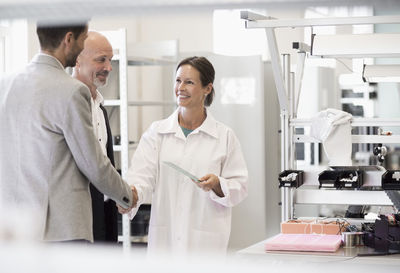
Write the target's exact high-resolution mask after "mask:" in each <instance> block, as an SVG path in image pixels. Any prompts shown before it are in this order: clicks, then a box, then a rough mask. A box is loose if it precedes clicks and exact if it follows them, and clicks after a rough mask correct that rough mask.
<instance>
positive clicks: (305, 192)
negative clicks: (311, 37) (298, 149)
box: [241, 11, 400, 222]
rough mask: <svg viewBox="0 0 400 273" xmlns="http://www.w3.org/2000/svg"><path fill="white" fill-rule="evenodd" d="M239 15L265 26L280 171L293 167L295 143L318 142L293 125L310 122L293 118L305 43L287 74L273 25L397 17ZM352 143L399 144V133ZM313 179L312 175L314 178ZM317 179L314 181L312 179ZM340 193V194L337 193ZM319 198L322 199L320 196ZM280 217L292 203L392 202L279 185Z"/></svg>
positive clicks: (367, 122) (381, 122)
mask: <svg viewBox="0 0 400 273" xmlns="http://www.w3.org/2000/svg"><path fill="white" fill-rule="evenodd" d="M241 18H242V19H245V20H246V28H265V33H266V36H267V40H268V46H269V51H270V55H271V64H272V71H273V75H274V79H275V83H276V88H277V93H278V99H279V104H280V111H281V154H282V159H281V170H287V169H295V168H296V159H295V157H294V155H295V153H294V147H295V143H297V142H301V143H305V142H314V143H315V142H319V141H317V140H316V139H313V138H312V137H309V136H305V135H296V134H295V133H294V129H295V128H296V127H305V126H310V125H311V120H305V119H296V112H297V106H298V102H299V97H300V90H301V81H302V76H303V69H304V62H305V57H306V53H305V50H307V46H304V45H300V44H297V47H296V48H297V49H299V52H298V60H299V62H298V66H297V71H296V78H295V80H294V77H293V76H291V73H290V56H289V55H288V54H283V55H282V65H281V62H280V55H279V50H278V48H277V42H276V36H275V28H287V27H292V28H293V27H313V26H332V25H335V26H337V25H353V24H388V23H400V16H372V17H371V16H369V17H344V18H318V19H293V20H291V19H285V20H277V19H275V18H271V17H266V16H263V15H260V14H256V13H252V12H248V11H242V12H241ZM352 126H400V119H353V120H352ZM352 142H353V143H400V137H399V136H380V135H353V136H352ZM314 180H315V178H314ZM315 182H316V181H315ZM339 195H340V196H339ZM321 197H322V198H321ZM281 202H282V207H281V220H282V222H283V221H287V220H288V219H290V218H293V216H294V204H295V203H308V204H360V202H362V203H363V204H379V205H391V204H392V203H391V201H390V200H389V198H387V196H385V195H384V193H383V192H382V191H336V190H330V191H324V190H316V189H307V188H300V189H296V190H295V189H292V188H285V187H282V188H281Z"/></svg>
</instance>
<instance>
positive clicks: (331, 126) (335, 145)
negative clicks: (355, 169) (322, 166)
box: [311, 108, 352, 166]
mask: <svg viewBox="0 0 400 273" xmlns="http://www.w3.org/2000/svg"><path fill="white" fill-rule="evenodd" d="M351 119H352V115H351V114H349V113H347V112H344V111H340V110H337V109H332V108H328V109H326V110H324V111H321V112H319V113H318V114H317V116H316V117H314V118H313V119H312V125H311V136H312V137H314V138H316V139H318V140H320V141H321V142H322V144H323V145H324V150H325V153H326V156H327V157H328V159H329V165H330V166H351V165H352V162H351V149H352V147H351V125H350V122H351Z"/></svg>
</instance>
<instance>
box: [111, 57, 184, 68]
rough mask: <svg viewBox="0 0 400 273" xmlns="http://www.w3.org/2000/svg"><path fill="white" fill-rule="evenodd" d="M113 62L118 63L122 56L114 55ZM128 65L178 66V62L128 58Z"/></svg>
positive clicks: (164, 59) (163, 59)
mask: <svg viewBox="0 0 400 273" xmlns="http://www.w3.org/2000/svg"><path fill="white" fill-rule="evenodd" d="M112 60H113V61H116V62H118V61H119V60H120V56H119V55H114V56H113V58H112ZM127 63H128V65H130V66H149V65H176V60H171V59H166V58H147V57H136V56H128V57H127Z"/></svg>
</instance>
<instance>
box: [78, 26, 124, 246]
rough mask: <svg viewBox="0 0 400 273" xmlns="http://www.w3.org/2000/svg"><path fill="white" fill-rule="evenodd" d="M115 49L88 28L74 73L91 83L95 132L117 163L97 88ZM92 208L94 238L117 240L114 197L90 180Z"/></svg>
mask: <svg viewBox="0 0 400 273" xmlns="http://www.w3.org/2000/svg"><path fill="white" fill-rule="evenodd" d="M112 57H113V49H112V46H111V44H110V42H109V41H108V40H107V38H106V37H104V36H103V35H102V34H100V33H98V32H95V31H89V32H88V37H87V39H86V40H85V43H84V49H83V50H82V52H81V53H80V55H79V56H78V58H77V61H76V66H75V70H74V74H73V77H74V78H76V79H78V80H80V81H81V82H83V83H84V84H86V85H87V87H89V90H90V94H91V106H92V121H93V129H94V133H95V135H96V136H97V139H98V141H99V142H100V145H101V148H102V151H103V154H104V155H105V156H108V158H109V159H110V161H111V163H112V165H114V151H113V146H112V134H111V130H110V125H109V123H108V117H107V112H106V109H105V108H104V106H103V101H104V99H103V96H102V95H101V93H100V92H99V91H98V90H97V88H99V87H101V86H104V85H106V84H107V79H108V75H109V73H110V72H111V70H112V66H111V59H112ZM90 193H91V196H92V208H93V236H94V242H95V243H96V242H100V243H104V242H117V238H118V226H117V215H118V211H117V207H116V204H115V202H114V201H112V200H111V199H108V198H107V197H106V198H105V197H104V195H103V194H102V193H101V192H100V191H98V190H97V189H96V188H95V187H94V185H93V184H90Z"/></svg>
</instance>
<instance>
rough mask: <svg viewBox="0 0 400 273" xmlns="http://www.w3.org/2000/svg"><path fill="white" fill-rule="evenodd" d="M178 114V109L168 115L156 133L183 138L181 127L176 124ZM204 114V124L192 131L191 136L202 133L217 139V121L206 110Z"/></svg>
mask: <svg viewBox="0 0 400 273" xmlns="http://www.w3.org/2000/svg"><path fill="white" fill-rule="evenodd" d="M178 113H179V107H178V108H177V109H176V110H175V112H174V113H173V114H172V115H170V116H169V117H168V118H167V119H166V120H165V122H163V123H162V124H161V126H160V127H159V130H158V132H159V133H161V134H169V133H175V135H176V136H177V137H183V138H185V137H184V135H183V132H182V129H181V127H180V126H179V123H178ZM206 113H207V117H206V119H205V120H204V122H203V123H202V124H201V125H200V127H198V128H196V129H195V130H193V132H192V134H196V133H199V132H200V131H201V132H204V133H206V134H208V135H210V136H212V137H214V138H218V134H217V121H216V120H215V119H214V117H213V116H212V115H211V113H210V111H208V110H207V108H206Z"/></svg>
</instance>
